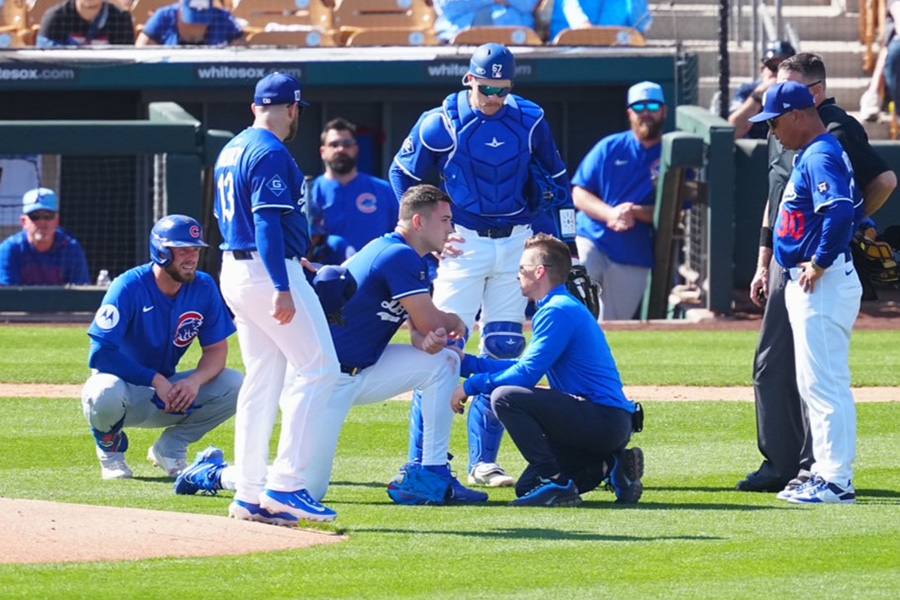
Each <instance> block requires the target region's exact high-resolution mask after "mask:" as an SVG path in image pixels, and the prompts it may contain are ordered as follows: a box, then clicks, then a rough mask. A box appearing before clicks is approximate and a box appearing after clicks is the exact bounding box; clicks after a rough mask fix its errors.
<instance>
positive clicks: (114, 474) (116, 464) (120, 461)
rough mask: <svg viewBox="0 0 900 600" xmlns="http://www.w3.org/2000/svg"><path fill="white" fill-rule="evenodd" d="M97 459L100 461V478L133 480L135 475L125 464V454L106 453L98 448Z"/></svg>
mask: <svg viewBox="0 0 900 600" xmlns="http://www.w3.org/2000/svg"><path fill="white" fill-rule="evenodd" d="M97 458H99V459H100V476H101V477H102V478H103V479H131V478H132V477H134V473H132V472H131V469H130V468H128V463H126V462H125V453H124V452H104V451H103V450H101V449H100V448H97Z"/></svg>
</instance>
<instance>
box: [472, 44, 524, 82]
mask: <svg viewBox="0 0 900 600" xmlns="http://www.w3.org/2000/svg"><path fill="white" fill-rule="evenodd" d="M469 75H474V76H475V77H479V78H481V79H508V80H510V81H512V80H513V79H515V78H516V59H515V57H514V56H513V54H512V52H510V51H509V48H507V47H506V46H504V45H502V44H482V45H481V46H478V47H477V48H476V49H475V52H474V53H473V54H472V59H471V60H470V61H469Z"/></svg>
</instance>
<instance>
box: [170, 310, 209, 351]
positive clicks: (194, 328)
mask: <svg viewBox="0 0 900 600" xmlns="http://www.w3.org/2000/svg"><path fill="white" fill-rule="evenodd" d="M202 325H203V315H201V314H200V313H198V312H194V311H188V312H186V313H184V314H183V315H181V316H180V317H178V325H176V326H175V339H174V340H172V341H173V343H174V344H175V345H176V346H178V347H179V348H185V347H187V346H190V345H191V342H193V341H194V338H195V337H197V334H198V333H200V327H201V326H202Z"/></svg>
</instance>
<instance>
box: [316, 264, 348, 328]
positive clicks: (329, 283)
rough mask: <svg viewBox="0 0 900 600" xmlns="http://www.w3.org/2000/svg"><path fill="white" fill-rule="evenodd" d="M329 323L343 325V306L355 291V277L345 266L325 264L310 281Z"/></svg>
mask: <svg viewBox="0 0 900 600" xmlns="http://www.w3.org/2000/svg"><path fill="white" fill-rule="evenodd" d="M312 286H313V289H314V290H315V291H316V295H318V296H319V302H320V303H321V304H322V310H324V311H325V316H326V317H327V318H328V322H329V323H334V324H335V325H344V324H345V321H344V314H343V309H344V306H346V304H347V303H348V302H350V299H351V298H353V295H354V294H355V293H356V279H355V278H354V277H353V274H352V273H351V272H350V270H349V269H348V268H347V267H341V266H338V265H326V266H324V267H322V268H321V269H319V272H318V273H316V276H315V278H314V279H313V283H312Z"/></svg>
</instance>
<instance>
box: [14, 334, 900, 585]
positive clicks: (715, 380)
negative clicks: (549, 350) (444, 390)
mask: <svg viewBox="0 0 900 600" xmlns="http://www.w3.org/2000/svg"><path fill="white" fill-rule="evenodd" d="M11 332H13V333H16V335H15V336H14V337H16V338H17V339H16V340H15V343H13V340H11V339H10V338H11V337H13V336H11V335H7V334H8V333H11ZM895 337H896V334H880V333H873V332H857V333H856V334H855V335H854V348H853V350H852V359H853V362H854V364H853V368H854V384H855V385H897V374H896V373H890V372H887V371H889V369H886V368H885V366H886V365H885V363H884V362H883V354H882V355H879V356H882V360H881V362H880V363H879V366H878V367H877V368H866V367H865V364H864V363H865V359H864V357H865V356H867V354H868V353H870V352H875V351H877V350H878V348H879V346H880V345H883V344H884V342H885V341H886V340H887V339H890V338H894V339H895ZM610 341H611V344H612V346H613V349H614V352H615V353H616V357H617V360H618V362H619V364H620V367H621V370H622V372H623V378H624V379H625V381H626V383H629V384H670V383H680V384H694V385H747V384H749V383H750V381H749V373H748V372H747V371H749V369H750V363H751V360H752V352H753V347H754V344H755V334H753V333H746V332H742V333H724V332H716V333H689V332H656V333H645V332H622V333H616V334H614V335H610ZM84 342H85V337H84V333H83V331H82V330H79V329H48V328H34V329H31V328H25V329H18V328H17V329H14V330H11V329H6V330H4V335H3V336H2V341H0V353H2V355H3V356H4V357H5V358H4V361H3V364H2V366H0V381H4V382H10V381H21V382H52V383H78V382H80V381H81V380H82V379H83V377H84V376H85V373H86V368H85V366H84V361H85V357H86V350H85V348H84ZM48 344H49V345H50V346H49V347H50V349H49V350H40V349H41V348H47V347H48ZM667 352H669V355H667V354H666V353H667ZM881 352H883V349H882V350H881ZM871 359H872V358H871V357H869V359H868V360H871ZM232 360H233V361H234V363H235V364H237V363H238V361H237V353H233V355H232ZM894 365H896V362H895V363H894ZM893 370H896V369H893ZM0 402H2V403H3V404H2V408H3V410H2V411H0V448H2V452H0V496H4V497H13V498H36V499H45V500H55V501H62V502H77V503H86V504H101V505H109V506H127V507H135V508H149V509H159V510H172V511H180V512H195V513H208V514H221V515H224V514H225V511H226V509H227V505H228V503H229V502H230V494H229V493H223V494H222V495H221V496H219V497H176V496H175V495H174V494H173V493H172V485H171V481H169V480H166V479H164V478H162V477H160V472H159V471H158V470H156V469H154V468H153V467H151V466H150V465H149V463H147V462H146V461H144V460H143V456H144V453H145V452H146V449H147V447H148V446H149V445H150V444H152V443H153V441H154V440H155V437H156V432H154V431H148V430H141V429H134V430H130V431H129V437H130V438H131V442H132V451H131V452H130V453H129V454H130V456H131V458H130V463H131V466H132V467H133V469H134V471H135V475H136V477H137V478H136V479H134V480H131V481H116V482H104V481H102V480H100V478H99V466H98V465H97V462H96V458H95V457H94V451H93V440H92V438H91V436H90V433H89V431H88V429H87V428H86V426H85V425H84V421H83V417H82V415H81V409H80V405H79V402H78V401H77V400H75V399H71V400H51V399H37V398H35V399H3V400H0ZM408 410H409V405H408V404H406V403H403V402H388V403H383V404H379V405H374V406H369V407H360V408H356V409H354V410H353V411H351V413H350V417H349V419H348V422H347V424H346V426H345V427H344V431H343V434H342V438H341V443H340V447H339V450H338V458H337V461H336V468H335V472H334V477H333V485H332V488H331V491H330V492H329V496H328V499H327V503H328V504H329V506H331V507H333V508H335V509H336V510H337V511H338V513H339V515H340V516H339V519H338V521H337V522H336V528H337V529H338V530H340V531H342V532H344V533H346V534H347V535H348V536H349V541H348V542H345V543H342V544H337V545H334V546H328V547H320V548H310V549H306V550H301V551H290V552H278V553H270V554H256V555H249V556H239V557H229V558H206V559H179V560H148V561H140V562H132V563H88V564H77V565H35V566H26V567H22V566H0V598H4V599H5V598H29V599H31V598H98V597H117V598H144V599H150V598H218V597H226V598H238V599H244V598H248V599H250V598H262V599H265V600H275V599H280V598H401V597H402V598H517V599H518V598H561V597H567V598H615V599H626V598H635V599H643V598H666V599H669V598H690V599H693V598H717V599H718V598H748V599H750V598H752V599H757V598H776V597H783V596H787V595H795V594H802V595H803V596H804V597H816V598H841V599H843V598H885V599H888V598H890V599H895V598H897V597H898V596H900V510H898V507H900V467H898V465H897V448H898V447H900V412H898V410H897V405H896V404H864V405H860V406H859V444H858V457H857V462H856V467H857V474H856V479H855V483H856V486H857V491H858V495H859V503H858V504H857V505H856V506H820V507H796V506H790V505H787V504H785V503H782V502H780V501H778V500H776V499H775V498H774V496H773V495H768V494H766V495H762V494H742V493H738V492H735V491H732V489H733V486H734V484H735V483H736V482H737V480H738V479H739V478H740V477H741V476H743V475H744V474H745V473H746V472H747V471H748V470H750V469H751V468H754V467H755V466H756V465H757V464H758V462H759V457H758V453H757V451H756V444H755V420H754V412H753V406H752V405H751V404H749V403H726V402H708V403H672V404H666V403H647V404H646V405H645V410H646V412H647V422H646V429H645V431H644V433H642V434H640V435H638V436H636V438H635V439H634V444H636V445H639V446H641V447H642V448H643V449H644V452H645V456H646V462H647V468H646V475H645V477H644V483H645V492H644V497H643V499H642V501H641V503H640V504H638V505H636V506H632V507H617V506H615V505H614V504H613V503H612V500H613V495H612V494H611V493H609V492H605V491H602V490H598V491H595V492H591V493H589V494H586V495H585V496H584V500H585V503H584V504H583V505H582V506H581V507H579V508H576V509H557V510H545V509H513V508H509V507H506V506H505V504H506V503H507V502H508V501H510V500H512V498H513V492H512V491H511V490H497V491H491V500H490V502H489V503H488V505H487V506H479V507H401V506H395V505H393V504H391V503H390V501H389V499H388V497H387V495H386V493H385V485H386V483H387V481H388V480H389V479H390V477H391V476H393V475H394V473H395V472H396V469H397V467H398V466H400V464H401V463H402V462H404V457H405V455H406V439H407V427H406V422H407V417H408ZM206 443H213V444H216V445H218V446H220V447H222V448H223V449H224V450H225V453H226V456H227V457H231V456H233V452H232V450H233V427H232V422H231V421H229V422H228V423H226V424H225V425H224V426H222V427H221V428H219V429H217V430H216V431H214V432H212V433H211V434H210V435H208V436H207V438H206V439H205V440H203V443H202V446H201V447H198V448H196V449H198V450H199V449H202V447H205V445H206ZM452 450H453V452H454V453H455V454H456V455H457V456H460V457H463V456H465V454H466V451H465V431H464V426H463V422H462V419H459V420H458V421H457V426H456V428H455V430H454V437H453V442H452ZM454 462H456V463H458V464H457V465H456V468H457V469H458V470H459V471H463V470H464V468H465V466H464V464H463V461H462V460H461V459H457V460H456V461H454ZM501 462H502V464H504V465H505V466H506V467H507V468H508V469H509V470H510V471H511V472H513V473H514V474H517V473H518V472H520V471H521V469H522V467H523V466H524V465H523V462H522V460H521V458H520V457H518V455H517V453H516V451H515V448H514V447H513V445H512V444H511V443H510V442H509V440H508V439H507V440H506V441H505V443H504V447H503V450H502V452H501ZM102 540H103V533H102V531H101V532H97V538H96V543H98V544H102V543H103V542H102Z"/></svg>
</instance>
